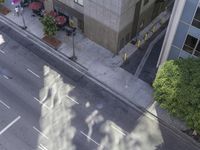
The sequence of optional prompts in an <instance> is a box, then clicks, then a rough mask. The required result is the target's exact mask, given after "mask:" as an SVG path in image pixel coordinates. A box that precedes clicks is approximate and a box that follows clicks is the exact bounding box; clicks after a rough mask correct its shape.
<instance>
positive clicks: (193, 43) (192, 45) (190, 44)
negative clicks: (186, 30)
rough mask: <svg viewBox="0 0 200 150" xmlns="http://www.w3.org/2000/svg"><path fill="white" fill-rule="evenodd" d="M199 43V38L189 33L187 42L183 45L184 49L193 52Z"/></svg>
mask: <svg viewBox="0 0 200 150" xmlns="http://www.w3.org/2000/svg"><path fill="white" fill-rule="evenodd" d="M196 44H197V39H196V38H195V37H193V36H190V35H188V36H187V38H186V40H185V44H184V46H183V50H185V51H187V52H188V53H190V54H192V53H193V50H194V48H195V46H196Z"/></svg>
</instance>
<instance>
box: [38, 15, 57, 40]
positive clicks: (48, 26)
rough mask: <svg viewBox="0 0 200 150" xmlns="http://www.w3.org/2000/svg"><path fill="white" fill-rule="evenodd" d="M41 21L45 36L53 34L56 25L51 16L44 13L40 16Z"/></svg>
mask: <svg viewBox="0 0 200 150" xmlns="http://www.w3.org/2000/svg"><path fill="white" fill-rule="evenodd" d="M41 23H42V24H43V26H44V28H43V30H44V33H45V34H46V35H47V36H53V35H55V34H56V31H57V26H56V22H55V20H54V18H53V17H51V16H48V15H46V16H44V17H43V18H41Z"/></svg>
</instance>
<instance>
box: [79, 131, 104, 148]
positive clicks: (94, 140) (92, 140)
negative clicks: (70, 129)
mask: <svg viewBox="0 0 200 150" xmlns="http://www.w3.org/2000/svg"><path fill="white" fill-rule="evenodd" d="M80 132H81V134H82V135H84V136H85V137H87V139H89V140H91V141H92V142H94V143H95V144H96V145H98V146H102V145H101V144H99V143H98V142H96V141H95V140H93V139H92V138H91V137H89V136H88V135H86V134H85V133H84V132H83V131H80Z"/></svg>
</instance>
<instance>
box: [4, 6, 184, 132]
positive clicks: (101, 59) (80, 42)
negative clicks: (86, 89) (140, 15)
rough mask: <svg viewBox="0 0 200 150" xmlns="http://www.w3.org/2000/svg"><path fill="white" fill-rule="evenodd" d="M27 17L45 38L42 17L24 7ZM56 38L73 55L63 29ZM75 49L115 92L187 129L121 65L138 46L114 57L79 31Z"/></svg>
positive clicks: (14, 18) (11, 15) (82, 61)
mask: <svg viewBox="0 0 200 150" xmlns="http://www.w3.org/2000/svg"><path fill="white" fill-rule="evenodd" d="M5 6H6V7H8V8H10V9H11V12H10V13H9V14H7V15H6V17H7V18H8V19H10V20H11V21H13V22H15V23H16V24H18V25H22V18H21V17H20V16H19V17H17V16H15V15H14V13H13V6H11V4H8V3H6V4H5ZM161 17H162V16H161ZM24 18H25V22H26V26H27V27H28V28H27V31H28V32H31V33H32V34H34V35H35V36H37V37H38V38H40V39H41V38H42V37H43V30H42V28H43V27H42V24H41V23H40V21H39V18H38V17H37V16H36V17H33V16H32V11H31V10H29V9H28V8H24ZM157 25H158V24H157ZM143 32H144V31H143ZM144 33H146V32H144ZM141 34H142V33H141ZM141 34H140V36H141ZM55 37H56V38H58V39H59V40H61V41H62V45H61V46H60V47H59V48H58V49H57V51H59V52H60V53H62V54H63V55H65V56H66V57H70V56H72V38H71V37H67V36H66V34H65V33H64V32H63V31H59V32H58V33H57V34H56V36H55ZM75 50H76V56H77V58H78V59H77V63H78V64H79V65H82V66H83V68H85V70H87V71H88V73H89V74H91V75H92V76H93V77H94V78H96V79H97V80H99V81H100V82H102V83H103V84H104V85H106V86H107V87H108V88H110V89H112V90H113V91H114V92H115V93H118V94H119V95H121V96H122V97H124V98H126V99H127V100H128V101H127V103H132V104H134V105H137V106H139V107H142V108H145V109H146V110H148V111H149V112H151V113H152V114H154V115H155V116H157V117H158V118H160V119H161V120H163V121H164V122H165V123H167V124H169V125H171V126H173V127H175V128H178V129H185V125H184V124H183V123H182V122H180V121H178V120H176V119H174V118H172V117H170V116H169V115H168V113H167V112H166V111H164V110H162V109H160V107H159V106H158V105H157V103H155V102H154V101H153V96H152V94H153V89H152V87H151V86H150V85H148V84H147V83H145V82H143V81H142V80H140V79H139V78H136V77H135V76H134V75H132V74H130V73H129V72H127V71H125V70H124V69H122V68H121V67H120V66H121V64H122V63H123V59H122V56H123V54H124V53H125V52H127V53H128V55H131V54H132V53H134V52H135V51H136V50H137V48H136V46H134V45H132V44H130V43H128V44H127V45H126V46H125V47H124V49H123V50H122V51H121V53H120V54H119V55H117V56H114V55H113V54H112V53H111V52H110V51H108V50H107V49H105V48H103V47H101V46H100V45H98V44H96V43H94V42H93V41H91V40H89V39H88V38H87V37H85V36H84V35H83V34H81V33H80V32H78V33H77V34H76V36H75Z"/></svg>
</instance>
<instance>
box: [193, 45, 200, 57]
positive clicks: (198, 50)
mask: <svg viewBox="0 0 200 150" xmlns="http://www.w3.org/2000/svg"><path fill="white" fill-rule="evenodd" d="M194 55H195V56H197V57H200V42H199V43H198V45H197V48H196V50H195V51H194Z"/></svg>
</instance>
